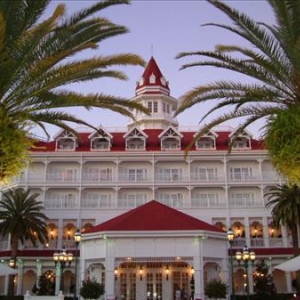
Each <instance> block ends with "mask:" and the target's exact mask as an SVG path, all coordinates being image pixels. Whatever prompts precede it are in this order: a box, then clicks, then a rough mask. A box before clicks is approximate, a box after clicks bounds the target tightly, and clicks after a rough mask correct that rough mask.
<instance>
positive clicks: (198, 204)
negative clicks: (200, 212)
mask: <svg viewBox="0 0 300 300" xmlns="http://www.w3.org/2000/svg"><path fill="white" fill-rule="evenodd" d="M191 207H193V208H220V207H226V202H225V199H218V200H216V199H201V198H193V197H192V199H191Z"/></svg>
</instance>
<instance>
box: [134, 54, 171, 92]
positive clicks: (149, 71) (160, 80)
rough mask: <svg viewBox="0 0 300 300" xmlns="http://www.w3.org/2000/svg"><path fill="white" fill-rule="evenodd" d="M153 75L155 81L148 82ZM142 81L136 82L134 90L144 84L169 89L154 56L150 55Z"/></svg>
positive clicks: (144, 85)
mask: <svg viewBox="0 0 300 300" xmlns="http://www.w3.org/2000/svg"><path fill="white" fill-rule="evenodd" d="M151 76H154V78H155V81H154V82H150V77H151ZM142 78H143V81H142V82H138V84H137V87H136V90H138V89H140V88H142V87H146V86H149V87H151V86H160V87H163V88H165V89H167V90H168V91H169V84H168V82H167V81H166V79H165V78H164V76H163V74H162V72H161V71H160V69H159V67H158V65H157V63H156V61H155V59H154V57H153V56H152V57H151V58H150V60H149V62H148V65H147V67H146V69H145V71H144V73H143V75H142ZM149 92H150V93H151V91H149Z"/></svg>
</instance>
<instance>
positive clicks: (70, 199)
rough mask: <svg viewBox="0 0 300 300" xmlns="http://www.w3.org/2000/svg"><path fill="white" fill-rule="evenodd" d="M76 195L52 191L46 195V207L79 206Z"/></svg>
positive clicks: (63, 207)
mask: <svg viewBox="0 0 300 300" xmlns="http://www.w3.org/2000/svg"><path fill="white" fill-rule="evenodd" d="M76 200H77V199H76V195H75V194H73V193H56V192H51V193H49V194H48V195H47V196H46V200H45V208H46V209H47V208H48V209H70V208H76V207H77V201H76Z"/></svg>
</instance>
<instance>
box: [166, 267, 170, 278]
mask: <svg viewBox="0 0 300 300" xmlns="http://www.w3.org/2000/svg"><path fill="white" fill-rule="evenodd" d="M169 272H170V270H169V266H166V279H167V280H169Z"/></svg>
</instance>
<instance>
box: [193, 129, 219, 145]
mask: <svg viewBox="0 0 300 300" xmlns="http://www.w3.org/2000/svg"><path fill="white" fill-rule="evenodd" d="M197 134H198V133H195V134H194V137H195V138H197ZM217 137H218V135H217V134H216V133H215V132H214V131H212V130H208V131H207V132H206V134H204V135H202V136H201V137H199V138H198V140H197V141H196V143H195V146H196V150H211V149H216V140H217Z"/></svg>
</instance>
